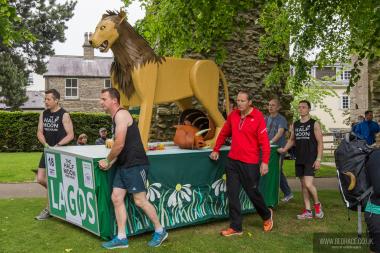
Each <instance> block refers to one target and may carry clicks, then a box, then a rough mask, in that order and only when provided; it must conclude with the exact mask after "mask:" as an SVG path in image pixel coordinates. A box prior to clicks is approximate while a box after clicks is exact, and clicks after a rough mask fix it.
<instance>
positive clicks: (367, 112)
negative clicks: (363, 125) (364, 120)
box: [364, 110, 373, 116]
mask: <svg viewBox="0 0 380 253" xmlns="http://www.w3.org/2000/svg"><path fill="white" fill-rule="evenodd" d="M370 113H373V111H371V110H368V111H365V113H364V115H365V116H367V115H368V114H370Z"/></svg>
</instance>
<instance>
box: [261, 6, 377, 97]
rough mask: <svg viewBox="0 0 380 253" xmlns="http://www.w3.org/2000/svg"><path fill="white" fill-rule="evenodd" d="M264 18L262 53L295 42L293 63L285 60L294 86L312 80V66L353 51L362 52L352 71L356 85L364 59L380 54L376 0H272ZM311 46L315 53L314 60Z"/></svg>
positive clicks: (347, 57) (340, 59)
mask: <svg viewBox="0 0 380 253" xmlns="http://www.w3.org/2000/svg"><path fill="white" fill-rule="evenodd" d="M273 13H276V15H274V14H273ZM260 21H261V22H260V23H261V24H262V25H263V26H264V27H265V29H266V30H267V31H270V32H268V33H266V34H265V35H264V36H263V38H262V40H261V42H262V48H263V49H264V51H265V52H263V54H264V55H270V54H272V53H276V52H277V51H278V50H281V48H283V45H286V44H289V42H290V45H292V47H293V50H292V51H293V52H292V54H291V55H290V58H289V62H287V63H284V64H291V65H292V66H294V67H295V74H294V76H293V77H291V78H290V80H289V84H290V86H291V87H294V89H295V90H296V91H297V90H299V89H298V88H299V87H300V86H301V85H303V84H304V81H305V80H308V75H307V74H306V72H307V71H308V70H309V69H310V67H311V65H319V66H323V65H326V64H332V63H336V62H348V61H349V60H350V56H351V55H353V54H355V55H358V56H359V57H358V61H357V62H356V63H355V64H354V69H353V70H352V71H351V80H350V85H349V87H352V86H354V85H355V83H356V82H357V81H358V79H359V74H360V71H359V69H358V66H360V65H362V63H361V60H362V59H364V58H368V59H373V58H374V57H375V56H379V55H380V2H379V1H378V0H331V1H325V0H269V1H267V3H266V5H265V8H264V10H263V12H262V16H261V20H260ZM288 41H289V42H288ZM313 51H314V52H316V57H315V60H313V61H310V60H309V59H310V54H311V52H313ZM272 74H273V76H276V73H272Z"/></svg>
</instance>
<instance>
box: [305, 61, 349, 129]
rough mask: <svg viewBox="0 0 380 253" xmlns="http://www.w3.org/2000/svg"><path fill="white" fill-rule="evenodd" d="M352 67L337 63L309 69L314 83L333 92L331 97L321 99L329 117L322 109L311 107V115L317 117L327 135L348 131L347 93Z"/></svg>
mask: <svg viewBox="0 0 380 253" xmlns="http://www.w3.org/2000/svg"><path fill="white" fill-rule="evenodd" d="M351 69H352V66H351V65H349V64H341V63H337V64H334V65H328V66H324V67H322V68H318V67H317V66H313V67H312V68H311V73H310V75H311V77H312V78H313V79H314V80H315V81H316V82H322V83H323V85H325V87H326V88H329V89H331V90H332V91H334V92H335V94H333V95H332V96H326V97H324V98H323V102H322V104H323V105H324V106H326V108H328V109H329V110H331V111H330V112H331V115H333V118H332V117H331V116H330V114H329V113H327V112H325V111H324V110H323V108H319V107H316V106H314V105H312V108H311V112H310V113H311V115H314V116H316V117H318V119H319V120H320V121H321V123H322V124H323V126H324V127H325V128H326V131H327V132H329V133H331V132H332V133H334V132H346V131H348V130H349V129H350V124H349V117H350V107H351V105H350V104H351V103H350V100H351V97H350V94H348V93H347V87H348V83H349V80H350V77H351V74H350V71H351Z"/></svg>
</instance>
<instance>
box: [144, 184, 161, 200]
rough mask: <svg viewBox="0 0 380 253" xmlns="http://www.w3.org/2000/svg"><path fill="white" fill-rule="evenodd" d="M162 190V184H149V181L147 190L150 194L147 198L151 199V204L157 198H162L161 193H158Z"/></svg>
mask: <svg viewBox="0 0 380 253" xmlns="http://www.w3.org/2000/svg"><path fill="white" fill-rule="evenodd" d="M160 188H161V184H160V183H154V184H149V181H148V180H147V181H146V189H147V192H148V193H147V194H146V198H147V199H149V201H150V202H153V201H154V200H155V199H156V198H157V199H159V198H161V193H160V192H159V191H158V189H160Z"/></svg>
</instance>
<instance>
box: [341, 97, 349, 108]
mask: <svg viewBox="0 0 380 253" xmlns="http://www.w3.org/2000/svg"><path fill="white" fill-rule="evenodd" d="M341 108H342V109H350V97H349V96H342V98H341Z"/></svg>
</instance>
